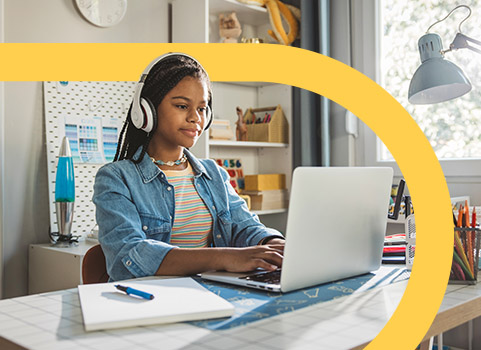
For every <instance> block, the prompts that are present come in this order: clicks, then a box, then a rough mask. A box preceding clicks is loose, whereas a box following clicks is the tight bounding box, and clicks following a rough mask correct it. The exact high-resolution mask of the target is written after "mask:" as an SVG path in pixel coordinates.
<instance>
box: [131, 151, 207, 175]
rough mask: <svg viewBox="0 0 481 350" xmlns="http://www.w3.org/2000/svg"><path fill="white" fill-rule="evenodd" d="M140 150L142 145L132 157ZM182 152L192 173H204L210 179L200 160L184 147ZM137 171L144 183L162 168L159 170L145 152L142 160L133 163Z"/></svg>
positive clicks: (136, 156) (137, 155) (137, 154)
mask: <svg viewBox="0 0 481 350" xmlns="http://www.w3.org/2000/svg"><path fill="white" fill-rule="evenodd" d="M141 152H142V147H139V149H138V150H137V151H136V152H135V154H134V157H133V158H134V159H137V158H138V157H139V156H140V153H141ZM184 154H185V155H186V157H187V160H188V161H189V163H190V165H191V166H192V169H193V170H194V174H195V176H196V177H198V176H200V175H205V176H206V177H207V178H208V179H209V180H211V179H212V178H211V176H210V175H209V174H208V173H207V171H206V169H205V167H204V165H202V163H201V162H199V160H198V159H197V158H196V157H195V156H194V155H193V154H192V153H191V152H189V151H188V150H187V149H185V148H184ZM135 166H136V168H137V171H138V172H139V174H140V176H141V177H142V181H143V182H144V183H148V182H150V181H152V180H153V179H155V178H156V177H157V176H159V174H161V173H162V170H160V169H159V168H158V167H157V166H156V165H155V164H154V163H153V162H152V160H151V159H150V157H149V155H148V154H147V153H146V154H145V155H144V158H143V159H142V161H141V162H140V163H138V164H135Z"/></svg>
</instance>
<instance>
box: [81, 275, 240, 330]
mask: <svg viewBox="0 0 481 350" xmlns="http://www.w3.org/2000/svg"><path fill="white" fill-rule="evenodd" d="M116 284H121V285H125V286H128V287H131V288H135V289H138V290H141V291H144V292H147V293H150V294H153V295H154V297H155V298H154V299H152V300H147V299H142V298H139V297H135V296H131V295H127V294H125V293H124V292H121V291H119V290H117V289H116V288H115V287H114V286H115V285H116ZM78 292H79V298H80V306H81V308H82V314H83V320H84V327H85V330H86V331H94V330H100V329H111V328H120V327H132V326H142V325H151V324H160V323H171V322H182V321H193V320H203V319H209V318H219V317H228V316H232V315H233V314H234V306H233V305H232V304H231V303H229V302H228V301H226V300H225V299H223V298H221V297H219V296H217V295H216V294H214V293H212V292H210V291H208V290H207V289H205V288H204V287H202V286H201V285H200V284H198V283H197V282H195V281H194V280H193V279H192V278H189V277H183V278H169V279H159V278H153V279H147V280H132V281H125V282H124V281H122V282H114V283H99V284H86V285H79V286H78Z"/></svg>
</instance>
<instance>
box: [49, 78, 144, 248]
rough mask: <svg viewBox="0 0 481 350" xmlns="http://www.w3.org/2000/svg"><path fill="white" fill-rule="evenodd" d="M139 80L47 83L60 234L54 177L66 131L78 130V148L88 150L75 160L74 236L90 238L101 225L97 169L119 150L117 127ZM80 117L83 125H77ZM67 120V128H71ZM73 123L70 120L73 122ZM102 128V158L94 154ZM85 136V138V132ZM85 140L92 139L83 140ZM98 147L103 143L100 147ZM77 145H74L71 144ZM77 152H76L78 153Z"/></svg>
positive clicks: (51, 198)
mask: <svg viewBox="0 0 481 350" xmlns="http://www.w3.org/2000/svg"><path fill="white" fill-rule="evenodd" d="M136 84H137V82H99V81H96V82H73V81H68V82H56V81H46V82H44V83H43V88H44V115H45V132H46V147H47V163H48V164H47V170H48V193H49V213H50V232H57V231H58V228H57V216H56V215H57V214H56V211H55V176H56V169H57V163H58V154H59V150H60V146H61V143H62V140H63V137H64V136H65V133H67V134H68V135H67V136H69V135H73V136H74V137H75V132H77V137H78V142H77V146H78V147H77V148H78V149H81V148H82V147H83V148H85V149H87V150H92V151H91V152H90V153H89V151H87V152H84V153H85V154H90V155H92V156H89V157H88V159H87V158H85V157H84V159H83V161H82V159H80V157H77V158H74V173H75V208H74V219H73V224H72V234H73V235H76V236H81V237H83V238H85V237H86V236H87V234H88V233H91V232H92V230H93V229H94V228H95V226H96V221H95V206H94V204H93V202H92V195H93V185H94V179H95V174H96V173H97V170H98V169H99V168H100V167H101V166H102V165H104V164H105V163H107V162H109V161H111V159H112V158H113V155H112V152H115V148H116V137H117V133H116V131H118V132H120V129H119V130H116V129H117V128H118V126H120V127H121V126H122V123H123V121H124V120H125V117H126V115H127V112H128V109H129V106H130V103H131V101H132V96H133V93H134V89H135V86H136ZM72 120H74V121H75V120H76V121H78V122H79V123H81V124H80V125H79V126H78V127H77V128H75V123H71V121H72ZM66 121H67V127H66ZM69 123H70V124H69ZM98 128H102V133H100V134H99V135H102V137H103V139H102V140H103V141H104V142H103V143H102V144H103V145H105V150H104V152H102V154H104V155H105V157H103V158H102V157H99V155H100V153H99V152H94V150H95V147H96V143H97V141H94V139H96V138H95V137H91V135H90V134H93V135H95V132H98ZM82 135H84V136H85V137H84V138H82V140H81V136H82ZM84 141H86V142H87V143H85V144H84V143H83V142H84ZM97 146H98V145H97ZM71 148H72V143H71ZM78 149H77V150H73V149H72V151H73V153H74V152H75V151H77V153H76V154H77V155H78V154H79V153H78Z"/></svg>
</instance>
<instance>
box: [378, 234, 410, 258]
mask: <svg viewBox="0 0 481 350" xmlns="http://www.w3.org/2000/svg"><path fill="white" fill-rule="evenodd" d="M382 263H383V264H405V263H406V235H405V234H404V233H398V234H395V235H390V236H386V237H385V238H384V248H383V251H382Z"/></svg>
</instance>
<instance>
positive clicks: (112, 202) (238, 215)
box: [93, 149, 282, 280]
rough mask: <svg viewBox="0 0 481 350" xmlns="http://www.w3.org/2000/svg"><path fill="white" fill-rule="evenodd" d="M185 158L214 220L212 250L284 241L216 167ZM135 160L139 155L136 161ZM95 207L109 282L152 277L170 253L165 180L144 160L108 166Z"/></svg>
mask: <svg viewBox="0 0 481 350" xmlns="http://www.w3.org/2000/svg"><path fill="white" fill-rule="evenodd" d="M184 152H185V154H186V156H187V159H188V161H189V162H190V164H191V165H192V169H193V171H194V186H195V188H196V190H197V192H198V193H199V196H200V197H201V198H202V200H203V201H204V203H205V204H206V206H207V208H208V210H209V211H210V213H211V215H212V218H213V227H212V235H213V236H212V238H213V246H215V247H245V246H253V245H257V244H258V243H259V242H260V241H261V240H263V239H264V238H266V237H269V236H279V237H282V235H281V234H280V232H278V231H276V230H274V229H270V228H266V227H265V226H264V225H263V224H262V223H261V222H260V221H259V218H258V217H257V215H255V214H252V213H250V212H249V211H248V209H247V206H246V204H245V201H244V200H243V199H242V198H240V197H239V196H238V195H237V193H236V192H235V190H234V189H233V188H232V186H231V185H230V181H229V175H228V174H227V172H226V171H225V170H224V169H222V168H221V167H219V166H218V165H217V164H216V163H215V161H213V160H211V159H202V160H201V159H197V158H195V157H194V156H193V155H192V153H190V152H189V151H187V150H185V151H184ZM139 154H140V149H139V150H138V151H137V153H136V154H135V156H134V158H137V157H138V156H139ZM93 202H94V203H95V206H96V218H97V223H98V226H99V241H100V244H101V246H102V250H103V251H104V254H105V258H106V263H107V272H108V274H109V276H110V278H111V280H121V279H128V278H135V277H144V276H152V275H154V274H155V272H156V271H157V269H158V268H159V266H160V264H161V263H162V260H163V259H164V257H165V256H166V254H167V253H168V252H169V251H170V250H171V249H172V248H174V246H172V245H170V244H169V242H170V236H171V231H172V226H173V224H174V213H175V194H174V187H173V186H172V185H170V184H169V182H168V181H167V179H166V176H165V174H164V173H163V172H162V171H161V170H160V169H159V168H158V167H157V166H156V165H155V164H154V163H153V162H152V161H151V159H150V158H149V157H148V155H147V154H146V155H145V156H144V158H143V160H142V161H141V162H140V163H139V164H135V163H134V162H132V161H130V160H122V161H117V162H113V163H109V164H106V165H104V166H103V167H102V168H100V169H99V171H98V173H97V175H96V177H95V185H94V195H93Z"/></svg>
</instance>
